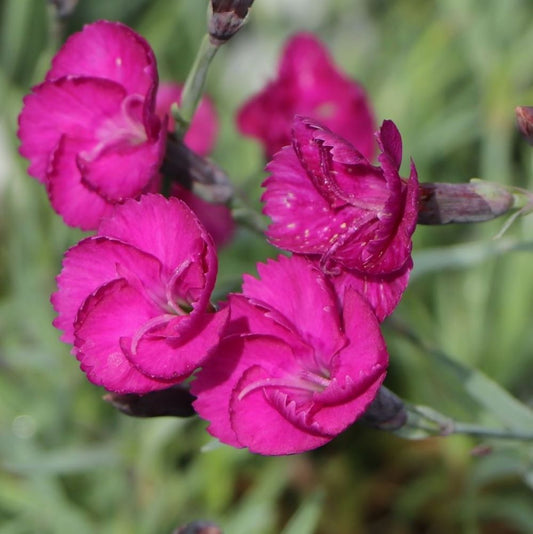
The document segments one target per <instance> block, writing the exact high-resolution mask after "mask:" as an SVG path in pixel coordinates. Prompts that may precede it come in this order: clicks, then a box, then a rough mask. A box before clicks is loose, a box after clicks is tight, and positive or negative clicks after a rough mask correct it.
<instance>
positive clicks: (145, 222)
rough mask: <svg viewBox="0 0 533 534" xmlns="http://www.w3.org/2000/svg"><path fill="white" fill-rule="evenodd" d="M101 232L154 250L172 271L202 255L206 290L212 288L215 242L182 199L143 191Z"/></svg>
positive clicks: (102, 227) (215, 261)
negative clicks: (168, 197) (143, 193)
mask: <svg viewBox="0 0 533 534" xmlns="http://www.w3.org/2000/svg"><path fill="white" fill-rule="evenodd" d="M141 217H142V224H139V219H140V218H141ZM98 233H99V234H100V235H106V236H109V237H114V238H116V239H120V240H121V241H124V242H126V243H129V244H131V245H133V246H135V247H137V248H139V249H140V250H145V251H146V252H149V253H150V254H153V255H154V256H156V257H157V258H158V259H159V260H160V261H161V263H162V264H163V266H165V267H166V269H167V270H168V272H169V273H173V272H174V270H175V269H176V268H177V267H178V266H180V265H182V264H184V263H188V262H190V260H191V258H202V260H201V261H202V264H203V265H204V266H205V273H206V283H205V291H206V292H207V293H210V292H211V290H212V288H213V285H214V281H215V276H216V268H217V259H216V253H215V249H214V245H213V242H212V239H211V237H210V236H209V235H208V234H207V232H206V231H205V229H204V228H203V227H202V225H201V224H200V222H199V221H198V218H197V217H196V215H194V213H193V212H192V211H191V209H190V208H189V207H188V206H187V205H186V204H185V203H184V202H182V201H181V200H178V199H177V198H170V199H165V198H164V197H163V196H161V195H152V194H149V195H144V196H143V197H142V199H141V201H136V200H127V201H126V202H125V203H124V204H123V205H122V206H121V208H120V210H116V212H115V213H113V216H112V217H109V218H106V219H104V220H103V221H102V223H101V224H100V226H99V228H98Z"/></svg>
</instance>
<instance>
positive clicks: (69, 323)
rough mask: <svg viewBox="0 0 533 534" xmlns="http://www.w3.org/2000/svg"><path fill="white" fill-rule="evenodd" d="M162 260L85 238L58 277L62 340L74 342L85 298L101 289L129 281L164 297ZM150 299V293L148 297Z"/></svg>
mask: <svg viewBox="0 0 533 534" xmlns="http://www.w3.org/2000/svg"><path fill="white" fill-rule="evenodd" d="M160 270H161V264H160V263H159V261H158V260H157V259H156V258H154V257H152V256H150V255H149V254H146V253H145V252H142V251H140V250H137V249H135V248H134V247H132V246H130V245H127V244H125V243H121V242H120V241H116V240H112V239H108V238H105V237H90V238H87V239H84V240H83V241H81V242H80V243H78V244H77V245H76V246H74V247H72V248H71V249H69V250H68V251H67V252H66V254H65V257H64V259H63V269H62V271H61V274H60V275H59V276H58V277H57V287H58V289H57V291H56V292H55V293H53V294H52V297H51V302H52V304H53V306H54V309H55V310H56V311H57V312H58V316H57V317H56V319H55V320H54V326H55V327H56V328H58V329H60V330H62V331H63V335H62V336H61V339H62V340H63V341H65V342H66V343H72V342H73V341H74V322H75V319H76V315H77V313H78V310H79V309H80V308H81V306H82V304H83V302H84V301H85V299H86V298H87V297H88V296H89V295H91V294H93V293H94V292H95V291H96V290H97V289H98V288H99V287H101V286H104V285H105V284H107V283H108V282H111V281H112V280H116V279H119V278H121V279H124V278H126V279H127V281H128V283H129V284H130V286H132V287H137V290H138V291H139V292H142V291H143V289H144V291H145V292H147V293H148V292H149V295H150V296H152V297H154V298H155V299H157V298H158V297H161V295H158V292H161V289H160V288H159V286H160V285H161V283H160V281H159V278H160ZM147 296H148V294H147Z"/></svg>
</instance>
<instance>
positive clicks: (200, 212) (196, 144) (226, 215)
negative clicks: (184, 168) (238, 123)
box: [156, 82, 235, 247]
mask: <svg viewBox="0 0 533 534" xmlns="http://www.w3.org/2000/svg"><path fill="white" fill-rule="evenodd" d="M182 91H183V86H182V85H180V84H176V83H168V82H167V83H162V84H161V85H160V86H159V89H158V91H157V98H156V112H157V114H158V115H159V117H160V118H161V120H166V119H167V117H168V122H167V124H168V131H169V132H173V131H174V119H173V117H172V114H171V113H170V109H171V107H172V104H174V103H176V104H178V105H179V104H180V103H181V93H182ZM217 133H218V119H217V115H216V111H215V107H214V106H213V104H212V103H211V100H209V98H207V97H206V96H204V97H203V98H202V99H201V100H200V104H199V105H198V109H197V110H196V112H195V114H194V117H193V119H192V121H191V124H190V126H189V128H188V129H187V133H186V134H185V137H184V139H183V141H184V143H185V145H186V146H187V147H188V148H190V149H191V150H192V151H194V152H196V153H197V154H199V155H200V156H207V155H209V153H210V152H211V151H212V150H213V147H214V145H215V141H216V137H217ZM170 193H171V194H172V195H173V196H177V197H178V198H180V199H181V200H183V201H184V202H185V203H186V204H187V205H188V206H189V207H190V208H191V209H192V210H193V211H194V213H196V215H197V216H198V218H199V219H200V221H201V223H202V224H203V225H204V226H205V228H206V230H207V231H208V232H209V233H210V234H211V237H212V238H213V240H214V241H215V244H216V245H217V247H221V246H222V245H224V244H226V243H227V242H228V241H229V240H230V239H231V237H232V236H233V232H234V230H235V224H234V222H233V217H232V216H231V212H230V210H229V208H228V207H227V206H226V205H224V204H213V203H211V202H207V201H205V200H204V199H203V198H200V197H199V196H198V195H195V194H194V193H193V192H192V191H190V190H188V189H186V188H185V187H183V186H181V185H180V184H178V183H177V182H175V183H173V184H172V188H171V191H170Z"/></svg>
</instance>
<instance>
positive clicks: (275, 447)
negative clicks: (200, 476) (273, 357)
mask: <svg viewBox="0 0 533 534" xmlns="http://www.w3.org/2000/svg"><path fill="white" fill-rule="evenodd" d="M271 350H276V351H278V350H280V349H279V347H277V346H273V347H272V348H271ZM287 357H290V354H289V353H287ZM268 378H269V376H268V374H267V373H266V372H265V371H264V370H263V369H262V368H261V367H260V366H254V367H250V368H249V369H247V370H246V371H245V372H244V373H243V375H242V377H241V379H240V380H239V382H238V383H237V384H236V387H235V389H234V390H233V391H232V393H231V401H230V420H231V425H232V428H233V430H234V431H235V436H236V438H237V440H238V441H239V443H240V444H241V445H243V446H245V447H248V449H249V450H250V451H251V452H255V453H259V454H268V455H279V454H296V453H300V452H304V451H307V450H310V449H315V448H317V447H320V446H321V445H324V444H325V443H327V442H328V441H330V440H331V439H332V438H333V436H329V435H324V434H321V433H319V431H318V427H317V428H312V427H311V428H309V427H308V428H307V429H306V430H302V429H300V428H299V427H298V426H295V425H294V424H293V423H292V422H291V421H290V419H296V418H298V417H305V416H306V414H305V413H304V414H299V413H297V408H296V406H295V404H294V403H293V402H291V401H290V400H289V399H288V398H287V397H286V396H284V395H283V393H281V392H280V391H279V390H277V389H276V390H275V391H274V392H273V393H272V395H273V396H274V397H275V398H276V399H277V400H278V402H276V404H277V406H276V404H274V403H273V402H272V401H271V400H270V401H269V400H268V399H267V396H266V395H265V392H264V390H263V388H260V387H257V388H253V389H251V390H250V391H249V392H246V390H247V388H249V387H250V386H253V384H254V383H264V382H265V381H267V380H268ZM245 392H246V393H245ZM272 395H269V397H272Z"/></svg>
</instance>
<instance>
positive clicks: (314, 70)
mask: <svg viewBox="0 0 533 534" xmlns="http://www.w3.org/2000/svg"><path fill="white" fill-rule="evenodd" d="M296 114H298V115H305V116H306V117H312V118H313V119H316V120H318V121H320V122H321V123H322V124H324V125H325V126H327V127H328V128H330V129H331V130H333V131H334V132H337V133H338V134H339V135H341V136H343V137H344V138H345V139H348V141H350V142H351V143H352V144H353V145H354V146H355V147H356V148H357V150H359V152H361V153H362V154H363V155H364V156H365V157H366V158H368V159H372V158H373V156H374V150H375V146H374V138H373V133H374V130H375V126H374V115H373V111H372V109H371V106H370V103H369V102H368V99H367V97H366V94H365V92H364V90H363V88H362V87H361V86H360V85H359V84H358V83H357V82H355V81H354V80H351V79H350V78H348V77H347V76H346V75H345V74H344V73H342V72H341V71H340V70H339V69H338V68H337V67H336V65H335V64H334V63H333V61H332V60H331V58H330V56H329V54H328V51H327V49H326V48H325V47H324V45H323V44H322V43H321V42H320V41H319V40H318V39H317V38H316V37H314V36H313V35H311V34H308V33H300V34H297V35H295V36H293V37H292V38H291V39H290V40H289V41H288V43H287V44H286V46H285V50H284V52H283V55H282V58H281V61H280V64H279V68H278V76H277V78H276V79H275V80H273V81H271V82H270V83H269V84H268V85H267V86H266V87H265V88H264V89H263V90H262V91H261V92H260V93H259V94H257V95H256V96H254V97H253V98H251V99H250V100H249V101H248V102H247V103H246V104H244V106H243V107H242V108H241V110H240V111H239V113H238V116H237V125H238V127H239V130H240V131H241V132H242V133H243V134H245V135H250V136H252V137H255V138H257V139H259V141H261V142H262V143H263V146H264V149H265V152H266V156H267V159H270V158H271V157H272V156H273V155H274V154H275V153H276V152H277V151H278V150H279V149H280V148H282V147H283V146H285V145H288V144H290V142H291V125H292V120H293V118H294V115H296Z"/></svg>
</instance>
